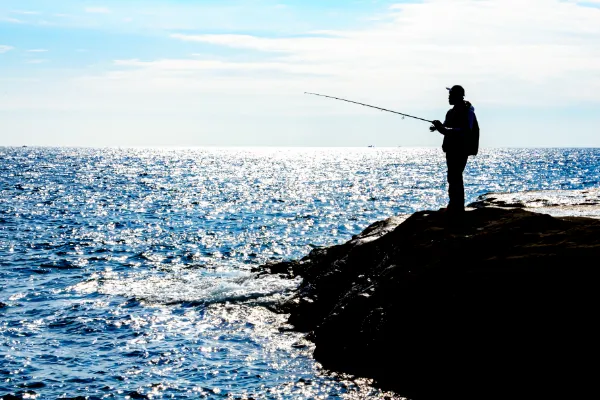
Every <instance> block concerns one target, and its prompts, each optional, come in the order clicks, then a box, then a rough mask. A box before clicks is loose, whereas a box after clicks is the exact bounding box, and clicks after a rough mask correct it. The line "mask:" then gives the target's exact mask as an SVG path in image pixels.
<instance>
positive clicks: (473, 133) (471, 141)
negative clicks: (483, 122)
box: [465, 115, 479, 156]
mask: <svg viewBox="0 0 600 400" xmlns="http://www.w3.org/2000/svg"><path fill="white" fill-rule="evenodd" d="M473 117H474V120H473V127H472V128H471V130H470V131H469V133H468V134H467V137H466V138H465V150H467V155H469V156H476V155H477V152H478V151H479V123H478V122H477V116H476V115H473Z"/></svg>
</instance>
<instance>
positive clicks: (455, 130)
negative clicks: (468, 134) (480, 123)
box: [429, 107, 475, 135]
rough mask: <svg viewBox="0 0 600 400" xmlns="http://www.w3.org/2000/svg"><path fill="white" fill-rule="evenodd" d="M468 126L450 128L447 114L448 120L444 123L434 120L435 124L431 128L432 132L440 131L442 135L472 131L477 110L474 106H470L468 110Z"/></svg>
mask: <svg viewBox="0 0 600 400" xmlns="http://www.w3.org/2000/svg"><path fill="white" fill-rule="evenodd" d="M468 113H469V115H468V126H467V127H464V128H450V127H447V126H446V121H448V114H446V121H444V123H443V124H442V123H441V122H440V121H438V120H435V121H433V126H432V127H431V128H429V129H430V130H431V131H432V132H433V131H436V130H437V131H438V132H439V133H441V134H442V135H462V134H464V133H465V131H466V130H468V131H471V130H472V129H473V123H474V121H475V112H474V111H473V109H472V108H470V107H469V110H468Z"/></svg>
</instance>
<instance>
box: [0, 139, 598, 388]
mask: <svg viewBox="0 0 600 400" xmlns="http://www.w3.org/2000/svg"><path fill="white" fill-rule="evenodd" d="M0 155H1V156H2V158H1V161H0V171H1V174H0V266H1V268H0V316H1V318H0V359H1V360H2V363H0V396H2V395H7V394H14V395H16V396H21V397H23V398H25V397H29V398H59V397H76V396H88V397H89V398H90V399H91V398H124V397H125V396H130V398H143V397H144V396H145V397H146V398H156V399H158V398H178V399H192V398H193V399H195V398H265V399H271V398H272V399H315V398H356V399H358V398H382V397H384V394H383V393H382V392H381V391H379V390H378V389H376V388H373V387H372V386H371V384H370V382H369V381H368V380H354V379H350V377H347V376H341V375H337V374H334V373H330V372H328V371H323V370H322V369H321V368H320V367H319V365H318V364H317V363H316V362H315V361H314V360H313V359H312V358H311V354H312V349H313V348H312V345H311V343H310V342H307V341H306V340H305V339H304V338H303V335H302V334H299V333H295V332H291V331H289V326H287V325H286V316H285V315H277V314H274V313H273V312H271V311H269V309H268V307H269V305H271V304H273V302H276V301H279V300H281V299H283V298H285V297H286V296H288V295H289V294H290V292H291V290H293V289H294V288H295V287H296V286H297V285H298V283H299V281H298V280H284V279H281V278H279V277H276V276H272V277H264V278H261V279H256V277H255V275H254V274H253V273H252V272H251V270H252V268H254V267H256V266H258V265H261V264H264V263H267V262H273V261H281V260H289V259H297V258H301V257H303V256H305V255H306V254H308V252H310V250H311V249H313V248H315V247H320V246H328V245H333V244H339V243H343V242H345V241H347V240H349V239H350V238H351V237H352V235H356V234H358V233H359V232H360V231H361V230H362V229H364V228H365V227H367V226H368V225H369V224H371V223H373V222H375V221H377V220H381V219H384V218H387V217H389V216H392V215H406V214H410V213H413V212H415V211H417V210H423V209H437V208H439V207H442V206H443V205H444V203H445V201H446V193H445V191H446V185H445V164H444V158H443V153H442V152H441V150H439V149H409V148H389V149H376V148H364V149H363V148H349V149H343V148H340V149H325V148H314V149H304V148H298V149H292V148H225V149H218V148H204V149H68V148H62V149H58V148H0ZM599 157H600V151H599V150H596V149H579V150H577V149H572V150H570V149H560V150H559V149H543V150H542V149H527V150H524V149H512V150H503V149H494V150H484V151H482V153H481V154H480V155H479V156H477V157H475V158H473V159H472V160H471V161H470V162H469V165H468V166H467V170H466V172H465V181H466V193H467V200H468V201H473V200H475V199H476V198H477V196H479V195H482V194H484V193H487V192H491V191H506V192H519V191H525V190H547V189H562V190H565V189H566V190H571V189H587V188H597V187H598V180H597V179H598V178H597V177H598V176H600V173H599V172H600V167H599V164H600V163H599ZM396 397H398V396H396Z"/></svg>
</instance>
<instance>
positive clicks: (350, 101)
mask: <svg viewBox="0 0 600 400" xmlns="http://www.w3.org/2000/svg"><path fill="white" fill-rule="evenodd" d="M304 94H312V95H313V96H321V97H328V98H330V99H335V100H341V101H346V102H348V103H354V104H358V105H361V106H365V107H371V108H376V109H378V110H381V111H387V112H391V113H394V114H400V115H402V116H403V117H409V118H414V119H418V120H421V121H425V122H429V123H433V121H430V120H428V119H423V118H419V117H414V116H412V115H408V114H404V113H401V112H398V111H393V110H388V109H386V108H381V107H376V106H371V105H369V104H364V103H359V102H358V101H352V100H346V99H340V98H339V97H333V96H326V95H324V94H318V93H310V92H304Z"/></svg>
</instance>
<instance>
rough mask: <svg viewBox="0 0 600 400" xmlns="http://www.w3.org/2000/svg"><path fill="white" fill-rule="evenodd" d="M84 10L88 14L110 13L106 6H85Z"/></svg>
mask: <svg viewBox="0 0 600 400" xmlns="http://www.w3.org/2000/svg"><path fill="white" fill-rule="evenodd" d="M85 12H86V13H90V14H110V10H109V9H108V8H106V7H86V8H85Z"/></svg>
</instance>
